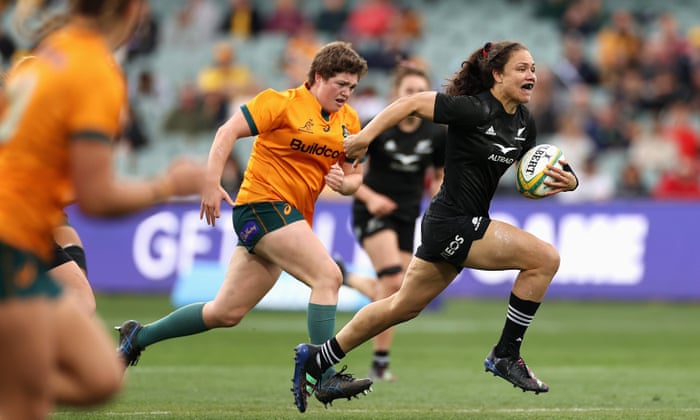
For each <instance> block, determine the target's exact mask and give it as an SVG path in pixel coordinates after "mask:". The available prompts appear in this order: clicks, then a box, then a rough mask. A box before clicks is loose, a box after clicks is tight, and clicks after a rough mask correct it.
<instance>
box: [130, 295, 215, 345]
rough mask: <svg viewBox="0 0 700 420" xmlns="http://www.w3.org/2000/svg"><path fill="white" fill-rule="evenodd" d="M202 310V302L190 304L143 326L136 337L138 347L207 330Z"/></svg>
mask: <svg viewBox="0 0 700 420" xmlns="http://www.w3.org/2000/svg"><path fill="white" fill-rule="evenodd" d="M203 308H204V303H202V302H200V303H191V304H189V305H186V306H183V307H181V308H178V309H176V310H174V311H173V312H170V314H169V315H166V316H165V317H163V318H161V319H159V320H158V321H155V322H152V323H150V324H148V325H144V326H143V328H142V329H141V331H139V333H138V335H137V336H136V343H137V344H138V345H139V347H142V348H145V347H147V346H150V345H151V344H153V343H157V342H159V341H162V340H166V339H168V338H174V337H183V336H185V335H192V334H197V333H200V332H203V331H207V330H209V328H208V327H207V326H206V325H204V319H203V318H202V309H203Z"/></svg>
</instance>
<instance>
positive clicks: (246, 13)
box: [219, 0, 263, 39]
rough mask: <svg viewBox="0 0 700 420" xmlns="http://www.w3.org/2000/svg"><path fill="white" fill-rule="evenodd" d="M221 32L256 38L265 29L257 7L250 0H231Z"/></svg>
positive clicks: (237, 36) (221, 25)
mask: <svg viewBox="0 0 700 420" xmlns="http://www.w3.org/2000/svg"><path fill="white" fill-rule="evenodd" d="M228 3H229V4H228V7H227V9H226V12H225V13H224V18H223V19H222V20H221V24H220V26H219V32H220V33H222V34H226V35H230V36H233V37H236V38H240V39H249V38H255V37H257V36H258V34H259V33H260V32H261V31H262V29H263V22H262V19H261V17H260V13H259V12H258V9H257V7H256V6H255V5H254V4H252V3H251V1H250V0H229V2H228Z"/></svg>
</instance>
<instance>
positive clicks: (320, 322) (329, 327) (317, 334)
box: [306, 303, 336, 382]
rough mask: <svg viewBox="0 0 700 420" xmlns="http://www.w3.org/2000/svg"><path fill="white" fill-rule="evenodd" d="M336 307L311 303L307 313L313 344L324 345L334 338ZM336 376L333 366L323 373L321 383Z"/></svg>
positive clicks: (310, 337)
mask: <svg viewBox="0 0 700 420" xmlns="http://www.w3.org/2000/svg"><path fill="white" fill-rule="evenodd" d="M335 310H336V305H317V304H315V303H309V308H308V310H307V313H306V322H307V325H308V328H309V339H310V340H311V344H323V343H325V342H326V341H327V340H330V339H331V338H332V337H333V334H334V332H335ZM333 375H335V369H334V368H333V366H331V367H330V368H328V370H326V371H325V372H324V373H323V378H322V379H321V381H322V382H323V381H325V380H326V379H328V378H330V377H331V376H333Z"/></svg>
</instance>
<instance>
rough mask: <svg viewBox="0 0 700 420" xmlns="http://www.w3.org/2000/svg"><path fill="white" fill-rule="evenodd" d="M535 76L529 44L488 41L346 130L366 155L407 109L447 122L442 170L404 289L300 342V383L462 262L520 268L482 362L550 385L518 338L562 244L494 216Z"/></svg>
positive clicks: (526, 384)
mask: <svg viewBox="0 0 700 420" xmlns="http://www.w3.org/2000/svg"><path fill="white" fill-rule="evenodd" d="M536 82H537V77H536V76H535V62H534V60H533V58H532V55H531V54H530V52H529V51H528V49H527V48H525V46H523V45H522V44H520V43H517V42H509V41H504V42H497V43H491V42H489V43H487V44H486V45H484V47H483V48H479V49H478V50H476V51H474V52H473V53H472V54H471V56H470V57H469V58H468V59H467V60H466V61H465V62H464V63H463V64H462V68H461V69H460V70H459V71H458V72H457V73H456V74H455V76H454V77H453V78H452V80H451V81H450V83H449V84H448V86H447V89H446V93H437V92H421V93H418V94H415V95H411V96H407V97H403V98H400V99H398V100H397V101H395V102H394V103H392V104H391V105H389V106H388V107H387V108H385V109H384V110H383V111H382V112H380V113H379V115H377V116H376V117H375V118H374V119H373V120H372V121H371V122H370V123H369V124H368V125H367V126H366V127H364V128H363V129H362V131H360V133H358V134H357V135H355V136H350V137H348V138H347V139H346V141H345V152H346V153H347V155H348V156H349V157H351V158H355V159H360V158H362V156H363V155H364V154H365V153H366V152H367V148H368V146H369V144H370V142H371V141H372V140H373V139H375V138H377V136H378V135H379V134H380V133H382V132H383V131H385V130H386V129H388V128H389V127H392V126H394V125H396V124H397V123H398V122H399V121H401V120H402V119H404V118H406V117H408V116H409V115H416V116H420V117H421V118H424V119H428V120H431V121H434V122H436V123H444V124H447V125H448V134H447V148H446V154H445V179H444V182H443V184H442V187H441V189H440V192H439V193H438V194H437V195H436V196H435V198H434V199H433V200H432V202H431V203H430V206H429V208H428V210H427V211H426V213H425V215H424V217H423V220H422V225H421V245H420V246H419V247H418V249H417V250H416V253H415V256H414V257H413V259H412V260H411V262H410V264H409V266H408V269H407V271H406V275H405V277H404V280H403V284H402V285H401V288H400V289H399V291H398V292H396V293H395V294H393V295H391V296H390V297H388V298H385V299H382V300H379V301H376V302H373V303H371V304H369V305H367V306H365V307H364V308H362V309H361V310H360V311H359V312H358V313H357V314H355V316H354V317H353V319H352V320H351V321H350V322H349V323H347V324H346V325H345V326H344V327H343V328H342V329H341V330H340V331H339V332H338V333H337V334H336V336H335V337H333V338H332V339H330V340H328V341H327V342H325V343H324V344H323V345H321V346H315V345H311V344H305V343H302V344H300V345H298V346H297V348H296V349H295V352H296V356H295V365H294V367H295V370H294V377H293V379H292V380H293V382H294V383H295V387H294V389H295V390H296V389H299V390H301V391H300V392H303V390H305V389H306V387H307V386H308V385H310V386H311V387H313V386H314V383H313V382H311V383H310V384H307V378H308V377H312V378H318V377H319V374H320V372H322V371H323V370H325V369H327V368H328V366H332V365H334V364H336V363H338V362H339V361H340V360H341V359H342V358H343V357H345V355H346V353H347V352H349V351H350V350H352V349H354V348H355V347H357V346H359V345H360V344H362V343H364V342H365V341H367V340H369V339H370V338H372V337H374V336H375V335H377V334H379V333H381V332H382V331H384V330H386V329H387V328H389V327H391V326H393V325H396V324H398V323H400V322H405V321H408V320H410V319H412V318H414V317H416V316H418V314H419V313H420V312H421V311H422V310H423V309H424V308H425V307H426V306H427V305H428V304H429V303H430V302H431V301H432V300H433V299H434V298H435V297H437V296H438V295H439V294H440V292H442V291H443V290H444V289H445V288H446V287H447V286H448V285H449V284H450V282H451V281H452V280H454V278H455V277H456V276H457V274H458V273H459V272H460V271H461V270H462V268H463V267H471V268H477V269H485V270H509V269H515V270H519V274H518V276H517V278H516V280H515V283H514V284H513V288H512V292H511V295H510V301H509V304H508V310H507V314H506V321H505V326H504V328H503V330H502V333H501V338H500V340H499V341H498V343H497V344H496V345H495V347H494V348H493V349H492V350H491V352H489V354H488V355H487V356H486V360H485V362H484V364H485V367H486V370H487V371H490V372H493V374H494V375H498V376H500V377H502V378H504V379H505V380H507V381H509V382H510V383H512V384H513V385H514V386H518V387H520V388H522V389H523V390H524V391H534V392H535V393H540V392H547V391H548V390H549V387H548V386H547V385H546V384H545V383H544V382H542V381H541V380H540V379H538V378H537V377H536V376H535V374H534V373H533V372H532V371H531V370H530V369H529V368H528V366H527V365H526V364H525V361H524V360H523V358H522V357H521V356H520V345H521V344H522V341H523V337H524V335H525V332H526V330H527V328H528V326H529V325H530V323H531V322H532V320H533V319H534V317H535V312H536V311H537V309H538V307H539V305H540V302H542V300H543V299H544V296H545V293H546V291H547V289H548V287H549V284H550V282H551V281H552V278H553V277H554V275H555V273H556V272H557V270H558V268H559V253H558V252H557V250H556V249H555V248H554V247H553V246H552V245H550V244H548V243H546V242H544V241H542V240H540V239H538V238H537V237H535V236H534V235H532V234H530V233H528V232H525V231H523V230H521V229H519V228H517V227H515V226H512V225H509V224H507V223H504V222H500V221H497V220H491V219H490V218H489V206H490V203H491V199H492V198H493V195H494V193H495V191H496V188H497V186H498V181H499V179H500V178H501V176H502V175H503V174H504V173H505V171H506V170H507V169H508V168H509V167H510V166H511V165H513V164H514V163H515V162H516V161H517V160H518V159H520V158H521V157H522V155H523V154H524V153H525V152H526V151H527V150H528V149H529V148H531V147H532V146H534V145H535V138H536V134H537V133H536V129H535V124H534V121H533V119H532V116H531V115H530V113H529V112H528V110H527V108H526V107H525V106H524V104H526V103H527V102H529V101H530V97H531V95H532V89H533V88H534V87H535V84H536ZM564 163H565V162H562V164H564ZM565 167H566V168H568V166H566V165H565ZM569 169H570V168H569ZM547 173H548V175H549V176H550V177H551V180H547V181H545V182H547V183H548V185H550V186H551V187H552V188H553V189H552V191H551V194H556V193H559V192H562V191H569V190H573V189H575V188H576V186H577V185H578V180H577V179H576V176H575V175H574V174H573V172H570V171H565V170H562V169H561V168H559V167H558V166H557V167H554V166H549V167H548V171H547Z"/></svg>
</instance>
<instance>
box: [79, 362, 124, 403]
mask: <svg viewBox="0 0 700 420" xmlns="http://www.w3.org/2000/svg"><path fill="white" fill-rule="evenodd" d="M123 379H124V366H123V365H122V361H121V359H117V360H116V363H114V366H111V363H110V366H109V368H107V367H106V366H105V367H104V368H103V369H101V370H100V372H99V374H96V375H94V376H91V377H90V380H89V381H88V382H87V383H85V384H84V389H85V392H84V393H83V396H84V399H83V401H77V403H80V404H84V405H93V404H102V403H105V402H107V401H109V400H111V399H112V398H113V397H114V396H115V395H116V394H117V393H118V392H119V391H121V389H122V384H123V382H124V381H123Z"/></svg>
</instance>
